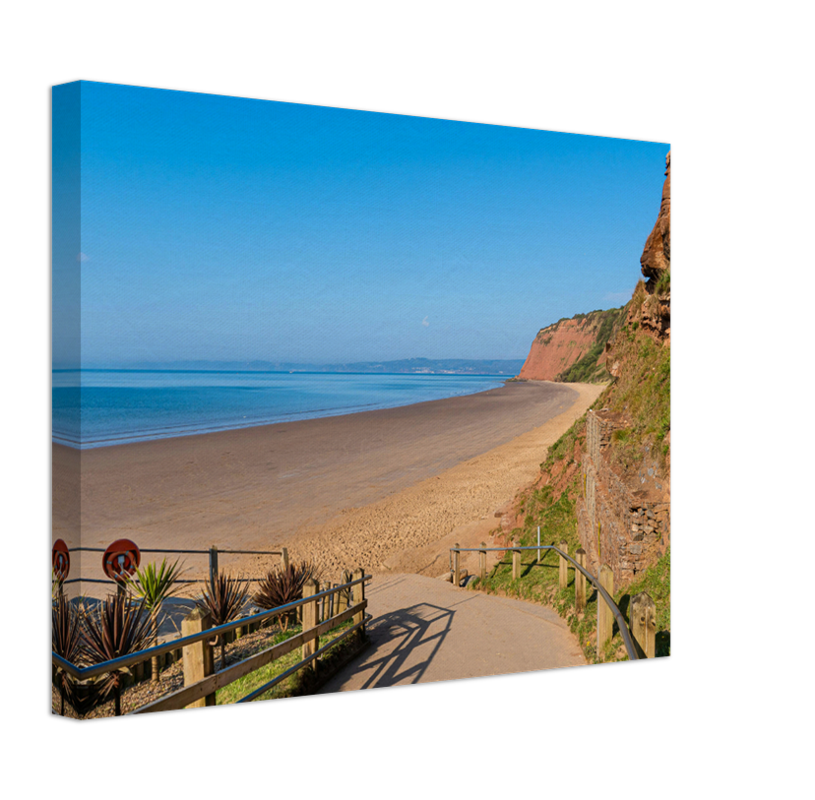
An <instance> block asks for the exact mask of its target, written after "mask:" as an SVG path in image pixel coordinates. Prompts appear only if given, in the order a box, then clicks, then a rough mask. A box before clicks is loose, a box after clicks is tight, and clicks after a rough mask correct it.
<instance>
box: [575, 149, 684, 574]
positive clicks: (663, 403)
mask: <svg viewBox="0 0 815 800" xmlns="http://www.w3.org/2000/svg"><path fill="white" fill-rule="evenodd" d="M666 166H667V170H666V173H665V175H666V178H665V184H664V187H663V191H662V203H661V205H660V210H659V215H658V217H657V221H656V224H655V225H654V229H653V230H652V231H651V234H650V235H649V236H648V239H647V240H646V242H645V248H644V250H643V254H642V258H641V259H640V264H641V266H642V274H643V276H645V278H647V281H645V282H642V281H641V282H640V283H639V284H638V285H637V288H636V289H635V290H634V295H633V297H632V298H631V301H630V302H629V304H628V306H627V307H626V317H625V322H624V323H623V325H622V326H621V328H620V330H619V331H618V332H617V333H616V334H615V336H613V337H612V338H611V339H610V340H609V342H608V344H607V345H606V348H605V352H604V354H603V358H602V361H603V363H604V364H605V365H606V369H607V370H608V372H609V373H610V374H611V375H612V377H613V378H614V379H615V380H614V383H613V384H612V385H611V386H610V387H609V388H608V389H607V390H606V391H605V392H604V393H603V395H602V396H601V397H600V400H599V401H598V403H597V404H596V406H597V407H596V408H595V409H593V410H590V411H589V412H588V414H587V417H586V428H585V435H586V439H585V442H584V445H583V447H582V453H581V455H582V459H581V461H582V471H583V492H582V497H580V498H579V499H578V502H577V507H576V511H577V518H578V533H579V538H580V542H581V544H582V546H583V548H584V549H585V550H586V551H587V553H588V554H589V561H590V563H591V564H592V565H593V566H595V567H599V565H600V563H604V564H608V565H609V566H610V567H611V568H612V569H613V571H614V578H615V583H616V584H617V585H618V586H619V585H623V586H625V585H628V584H629V583H631V582H632V581H633V580H635V579H636V577H637V576H638V575H639V574H640V573H642V571H643V570H645V569H647V568H648V567H649V566H650V565H652V564H654V562H656V560H657V559H658V558H660V556H662V555H664V554H665V553H666V551H667V550H668V548H669V547H670V542H671V520H670V502H671V416H670V392H671V385H670V376H671V372H670V369H671V365H670V343H671V283H670V278H671V194H670V192H671V161H670V153H669V154H668V157H667V159H666Z"/></svg>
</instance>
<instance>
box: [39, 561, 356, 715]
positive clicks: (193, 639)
mask: <svg viewBox="0 0 815 800" xmlns="http://www.w3.org/2000/svg"><path fill="white" fill-rule="evenodd" d="M345 574H347V573H345ZM370 579H371V575H366V574H365V573H364V571H363V570H361V569H358V570H357V571H356V572H355V573H354V577H353V579H351V578H350V576H349V580H348V581H345V582H343V583H340V584H335V585H333V586H332V585H330V584H329V585H328V587H327V588H326V589H324V590H323V591H313V592H312V594H311V595H305V596H304V597H303V598H302V599H300V600H295V601H294V602H292V603H288V604H286V605H284V606H280V607H278V608H273V609H270V610H268V611H262V612H260V613H259V614H253V615H252V616H249V617H243V618H241V619H238V620H235V621H233V622H228V623H226V624H224V625H218V626H216V627H209V623H208V620H206V618H205V617H203V616H201V615H200V612H196V611H193V612H192V614H190V615H189V616H188V617H187V619H186V620H185V623H187V624H186V625H185V624H183V623H182V633H184V634H186V635H182V636H181V637H180V638H178V639H172V640H169V641H166V642H163V643H162V644H159V645H155V646H154V647H149V648H147V649H145V650H140V651H138V652H136V653H131V654H129V655H127V656H121V657H119V658H115V659H111V660H109V661H104V662H101V663H99V664H94V665H93V666H90V667H77V666H75V665H74V664H71V663H70V662H69V661H66V660H65V659H64V658H61V657H60V656H58V655H57V654H56V653H52V654H51V660H52V663H53V664H54V665H55V666H58V667H60V668H62V669H63V670H64V671H65V672H67V673H68V674H69V675H70V676H71V677H73V678H75V679H77V680H79V681H85V680H89V679H91V678H95V677H98V676H100V675H103V674H106V673H109V672H112V671H114V670H120V669H123V668H125V667H134V668H135V666H136V665H138V664H143V663H145V662H147V661H149V660H150V659H151V658H153V657H155V656H163V655H165V654H169V653H177V652H178V651H179V650H181V652H182V653H183V659H184V676H185V683H186V684H187V685H186V686H185V687H184V688H183V689H179V690H178V691H176V692H173V693H172V694H169V695H166V696H165V697H162V698H160V699H158V700H156V701H154V702H153V703H149V704H148V705H145V706H142V707H141V708H138V709H135V710H134V711H132V712H130V713H144V712H148V711H160V710H166V709H170V708H184V707H185V706H187V705H190V704H191V703H196V704H199V703H198V701H202V699H203V700H204V702H200V705H204V704H205V703H206V704H207V705H210V704H211V703H213V702H214V699H210V700H209V701H206V698H208V697H214V692H215V691H216V690H217V689H219V688H223V687H224V686H226V685H228V684H229V683H232V682H233V681H235V680H237V679H238V678H241V677H243V676H245V675H247V674H249V673H250V672H253V671H254V670H256V669H259V668H260V667H262V666H265V665H266V664H269V663H271V662H272V661H275V660H276V659H278V658H280V657H282V656H284V655H286V654H287V653H290V652H291V651H292V650H294V649H296V648H297V647H303V648H304V650H305V649H308V650H309V652H304V653H303V658H302V659H301V660H300V661H299V662H298V663H297V664H295V665H294V667H293V668H292V669H290V670H287V671H286V673H285V676H286V677H287V676H288V675H289V674H291V673H292V672H294V671H296V670H298V669H300V668H302V667H303V666H305V665H306V664H309V663H311V662H312V661H313V660H314V659H315V658H318V657H319V656H320V655H322V654H323V653H324V652H325V651H326V650H328V649H329V648H330V647H333V646H334V645H335V644H337V643H339V642H340V641H342V640H343V639H344V638H346V637H347V636H348V635H349V634H351V633H354V632H356V631H359V630H361V631H362V633H363V634H364V628H365V624H366V622H367V619H368V618H369V617H368V615H366V614H365V609H366V608H367V606H368V603H367V600H366V599H365V589H364V586H365V583H366V582H367V581H369V580H370ZM313 588H314V589H318V588H319V587H317V586H314V587H313ZM349 592H353V604H352V605H349V604H348V603H347V601H346V603H345V604H344V605H343V604H342V603H339V602H338V603H335V604H334V605H335V606H339V612H338V613H337V614H334V615H333V616H330V617H327V618H326V617H324V618H323V621H322V622H319V617H318V604H319V603H321V602H322V601H323V600H324V599H325V598H333V597H334V596H335V595H337V596H338V597H340V598H342V597H346V598H347V597H348V593H349ZM300 607H307V608H308V609H309V611H308V613H304V614H303V619H304V627H305V625H308V628H307V629H306V630H303V631H302V632H301V633H299V634H297V635H295V636H293V637H291V638H290V639H287V640H285V641H284V642H280V643H279V644H277V645H274V646H272V647H269V648H267V649H266V650H263V651H261V652H260V653H256V654H255V655H253V656H250V657H248V658H246V659H244V660H243V661H240V662H239V663H237V664H233V665H231V666H230V667H228V668H226V669H224V670H221V671H220V672H213V669H214V666H213V663H212V645H211V644H210V643H211V642H212V640H213V639H214V638H215V637H216V636H229V635H231V634H232V633H233V632H235V631H237V630H239V629H249V628H254V627H255V626H258V627H259V626H260V624H261V623H262V622H264V621H265V620H269V619H272V618H274V617H278V616H281V615H282V614H286V613H287V612H290V611H294V610H296V609H298V608H300ZM329 607H330V605H329ZM196 613H198V617H196ZM193 617H195V620H193V619H192V618H193ZM348 620H353V622H354V625H353V626H352V627H351V628H349V629H348V630H346V631H343V632H342V633H341V634H340V635H339V636H337V637H335V638H334V639H333V640H332V641H331V642H329V643H328V644H327V645H326V646H325V647H323V648H317V647H316V646H315V647H314V648H311V645H312V643H313V644H314V645H316V644H317V642H318V640H319V637H320V636H321V635H322V634H325V633H327V632H329V631H331V630H333V629H334V628H335V627H337V626H338V625H341V624H342V623H344V622H347V621H348ZM193 623H195V624H193ZM193 629H194V632H193ZM282 679H283V676H278V677H277V678H275V679H274V681H273V682H272V684H271V685H274V684H275V683H278V682H279V681H280V680H282ZM271 685H270V686H268V687H267V689H266V690H268V688H271ZM266 690H264V691H266ZM255 694H256V692H253V693H252V696H253V697H254V696H255ZM245 700H247V698H242V699H241V701H238V702H242V701H245Z"/></svg>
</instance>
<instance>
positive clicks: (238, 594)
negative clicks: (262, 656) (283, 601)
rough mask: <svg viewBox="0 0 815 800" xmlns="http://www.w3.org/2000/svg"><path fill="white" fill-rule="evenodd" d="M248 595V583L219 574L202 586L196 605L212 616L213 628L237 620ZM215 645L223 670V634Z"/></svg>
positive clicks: (224, 645)
mask: <svg viewBox="0 0 815 800" xmlns="http://www.w3.org/2000/svg"><path fill="white" fill-rule="evenodd" d="M248 594H249V581H247V580H244V579H242V578H233V577H232V576H230V575H227V574H226V573H225V572H220V573H219V574H218V577H217V578H216V579H215V580H214V581H213V580H212V578H211V577H210V579H209V580H208V581H207V582H206V583H205V584H204V591H203V594H202V595H201V597H199V598H198V600H197V604H198V606H199V608H201V610H203V611H205V612H208V613H209V614H210V615H211V616H212V624H213V626H217V625H226V623H227V622H232V620H233V619H237V618H238V615H239V614H240V613H241V611H242V609H243V607H244V605H245V604H246V597H247V595H248ZM215 644H220V646H221V662H220V663H221V667H220V668H221V669H223V668H224V667H225V666H226V637H225V636H224V635H223V634H221V635H220V636H218V637H216V640H215Z"/></svg>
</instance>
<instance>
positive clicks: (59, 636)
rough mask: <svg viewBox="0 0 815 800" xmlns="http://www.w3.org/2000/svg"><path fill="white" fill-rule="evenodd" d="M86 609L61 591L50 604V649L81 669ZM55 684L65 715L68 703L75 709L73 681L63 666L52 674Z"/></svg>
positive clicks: (61, 708) (61, 713)
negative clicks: (83, 622) (66, 702)
mask: <svg viewBox="0 0 815 800" xmlns="http://www.w3.org/2000/svg"><path fill="white" fill-rule="evenodd" d="M83 611H84V609H83V607H82V605H81V604H79V603H72V602H71V601H70V600H68V598H66V597H65V593H64V592H63V591H61V584H60V591H59V592H58V593H57V595H56V597H55V598H54V601H53V603H52V604H51V650H53V652H55V653H56V654H57V655H58V656H61V657H62V658H64V659H65V660H66V661H70V662H71V663H72V664H73V665H74V666H81V662H82V661H83V656H84V645H83V639H82V616H83ZM53 681H54V685H55V686H56V687H57V689H58V690H59V713H60V716H63V717H64V716H65V700H66V699H67V700H68V702H69V703H70V704H71V705H73V706H74V707H76V705H77V703H76V697H75V691H74V689H75V686H76V684H75V682H74V679H73V678H72V677H71V676H70V675H69V674H68V673H67V672H66V671H65V670H64V669H63V668H62V667H60V666H55V667H54V671H53Z"/></svg>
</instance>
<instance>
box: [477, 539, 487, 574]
mask: <svg viewBox="0 0 815 800" xmlns="http://www.w3.org/2000/svg"><path fill="white" fill-rule="evenodd" d="M481 546H482V547H483V548H485V549H484V550H479V552H478V577H479V578H480V579H481V583H484V581H485V580H487V550H486V547H487V543H486V542H481Z"/></svg>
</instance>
